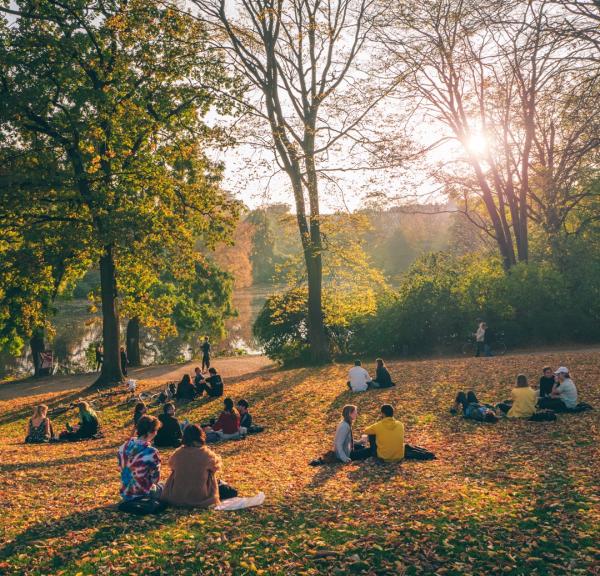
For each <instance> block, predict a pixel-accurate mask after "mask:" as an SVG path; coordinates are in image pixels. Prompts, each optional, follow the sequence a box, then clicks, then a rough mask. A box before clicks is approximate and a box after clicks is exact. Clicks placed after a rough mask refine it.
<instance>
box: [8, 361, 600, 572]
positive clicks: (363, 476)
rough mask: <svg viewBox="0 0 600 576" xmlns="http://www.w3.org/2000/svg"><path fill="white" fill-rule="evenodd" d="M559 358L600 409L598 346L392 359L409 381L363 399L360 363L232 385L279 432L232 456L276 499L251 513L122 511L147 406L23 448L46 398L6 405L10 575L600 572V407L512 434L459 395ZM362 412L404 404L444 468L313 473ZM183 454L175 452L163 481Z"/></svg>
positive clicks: (417, 439)
mask: <svg viewBox="0 0 600 576" xmlns="http://www.w3.org/2000/svg"><path fill="white" fill-rule="evenodd" d="M545 364H552V365H558V364H560V365H565V364H566V365H567V366H569V367H570V368H571V370H572V372H573V374H574V378H575V381H576V383H577V386H578V388H579V390H580V395H581V399H582V400H585V401H587V402H589V403H591V404H593V405H595V406H596V407H597V408H600V386H599V383H600V361H599V358H598V355H597V353H592V352H589V351H586V352H582V353H577V352H572V351H570V352H565V353H564V354H561V353H560V352H555V351H553V352H552V353H549V354H535V355H518V356H512V357H504V358H491V359H450V360H447V359H444V360H428V361H418V362H390V363H389V367H390V369H391V371H392V374H393V375H394V377H395V380H396V381H397V382H398V383H399V384H398V386H397V387H396V388H394V389H390V390H378V391H371V392H367V393H364V394H360V395H356V394H354V395H353V394H351V393H350V392H349V391H348V390H347V389H346V387H345V380H346V370H347V368H348V367H347V366H329V367H325V368H319V369H315V370H313V369H308V368H303V369H298V370H287V371H272V370H271V371H268V370H266V371H262V372H256V373H253V374H250V375H246V376H243V377H239V378H237V379H233V380H230V381H228V382H226V394H229V395H231V396H232V397H234V398H241V397H245V398H247V399H248V400H249V401H250V402H251V404H252V412H253V415H254V417H255V420H256V421H257V422H259V423H261V424H265V425H266V426H267V427H268V428H267V430H266V431H265V432H264V433H263V434H259V435H256V436H252V437H249V438H248V439H247V440H244V441H239V442H229V443H223V444H220V445H217V447H216V450H217V451H218V452H219V453H220V454H221V455H222V456H223V459H224V478H225V479H227V480H228V481H229V482H230V483H232V484H233V485H234V486H236V487H237V488H238V489H239V490H240V492H241V493H242V494H248V495H250V494H254V493H256V492H257V491H258V490H263V491H264V492H265V493H266V495H267V500H266V502H265V505H264V506H262V507H260V508H256V509H251V510H247V511H242V512H238V513H216V512H210V511H203V510H199V511H198V510H174V509H171V510H168V511H167V512H165V513H164V514H162V515H160V516H157V517H145V518H138V517H130V516H125V515H122V514H120V513H118V512H117V511H116V507H115V505H116V503H117V501H118V498H117V493H118V487H119V478H118V470H117V465H116V456H115V454H116V449H117V447H118V445H119V444H120V443H121V442H123V441H124V440H125V438H126V437H127V435H128V432H129V430H130V424H131V423H130V419H131V412H132V406H131V405H129V406H127V405H123V404H122V401H123V399H124V397H117V396H114V397H109V398H106V399H103V400H102V401H99V404H100V405H102V410H101V412H100V416H101V420H102V423H103V426H104V430H105V432H106V437H105V438H104V439H102V440H98V441H95V442H87V443H78V444H56V445H49V446H25V445H23V444H21V441H22V437H23V431H24V427H25V423H26V418H27V416H28V415H29V410H30V409H31V406H32V404H33V403H35V402H39V401H40V398H39V397H35V398H28V397H24V398H19V399H17V400H14V401H10V402H4V403H1V404H0V408H1V414H2V416H1V417H0V437H1V438H2V443H1V448H0V530H1V532H0V573H2V574H72V575H78V574H82V575H83V574H157V575H158V574H207V575H210V574H226V575H227V574H235V575H245V574H273V575H279V574H281V575H283V574H286V575H289V574H315V575H316V574H339V575H341V574H354V573H355V574H369V575H371V574H374V575H378V574H390V575H391V574H400V575H402V574H407V575H410V574H447V575H456V576H458V575H469V574H472V575H479V574H508V575H525V574H539V575H551V574H599V573H600V572H599V571H598V566H599V565H600V549H599V548H600V546H599V545H598V541H599V536H600V529H599V526H600V495H599V490H598V486H599V480H600V473H599V472H598V470H599V466H598V462H599V461H600V460H599V459H598V456H599V454H598V440H599V436H600V434H599V424H600V418H599V414H600V411H599V410H596V411H593V412H587V413H584V414H581V415H577V416H576V415H561V416H559V419H558V420H557V421H556V422H550V423H547V422H544V423H532V422H521V421H518V422H513V421H510V422H509V421H502V422H500V423H498V424H496V425H481V424H477V423H473V422H469V421H465V420H463V419H462V418H459V417H451V416H449V414H448V407H449V405H450V402H451V400H452V398H453V396H454V395H455V393H456V391H457V390H458V389H461V388H462V389H471V388H472V389H475V390H476V391H477V393H478V395H479V396H480V397H481V398H482V399H483V400H486V401H499V400H502V399H504V398H506V397H508V396H509V395H510V388H511V385H512V381H513V379H514V377H515V376H516V374H517V373H519V372H525V373H526V374H527V375H528V376H529V377H530V378H531V379H535V377H536V376H537V373H538V371H539V368H540V367H541V366H543V365H545ZM140 385H141V388H142V389H143V388H144V386H145V385H144V383H143V382H141V383H140ZM154 387H156V385H154ZM73 396H74V395H73V394H69V395H67V394H64V393H63V394H60V393H58V394H55V395H53V396H52V395H51V396H50V397H46V398H45V400H47V401H48V402H49V403H50V404H51V405H52V404H53V403H54V404H56V403H62V402H64V401H66V400H70V399H72V397H73ZM349 402H351V403H355V404H357V405H358V406H359V411H360V414H359V420H358V423H357V427H356V434H357V435H358V434H359V433H360V430H361V429H362V428H363V427H364V426H365V425H367V424H369V423H370V422H371V421H372V420H373V419H374V418H376V417H377V413H378V408H379V406H380V405H381V404H382V403H384V402H390V403H392V404H393V405H394V406H395V407H396V409H397V412H398V416H399V418H400V419H402V420H403V421H404V422H405V423H406V426H407V440H408V441H409V442H411V443H415V444H420V445H423V446H426V447H428V448H430V449H432V450H434V451H435V452H436V453H437V455H438V460H436V461H433V462H404V463H400V464H392V465H390V464H382V463H379V462H377V461H374V460H369V461H366V462H364V463H360V464H350V465H347V466H342V465H339V466H324V467H320V468H311V467H309V466H308V461H309V460H311V459H312V458H313V457H315V456H316V455H318V454H319V453H321V452H323V451H324V450H326V449H328V448H329V447H330V443H331V439H332V436H333V432H334V430H335V426H336V423H337V420H338V419H339V413H340V411H341V407H342V406H343V405H344V404H345V403H349ZM220 408H221V402H220V401H219V400H216V399H210V400H208V399H202V400H199V401H195V402H192V403H189V404H186V405H181V406H179V407H178V415H179V416H180V417H182V418H183V417H185V418H188V419H189V420H191V421H202V420H206V419H208V418H209V417H211V416H215V415H216V414H217V413H218V412H219V410H220ZM69 416H70V417H71V419H72V420H74V419H75V418H76V415H75V414H65V415H61V416H60V417H58V418H57V420H56V421H55V427H56V428H58V429H60V428H61V427H62V426H64V422H65V421H66V419H67V417H69ZM170 453H171V451H168V450H166V451H164V452H162V455H163V462H164V463H165V465H164V469H163V477H166V476H167V475H168V467H167V466H166V461H167V459H168V456H169V454H170Z"/></svg>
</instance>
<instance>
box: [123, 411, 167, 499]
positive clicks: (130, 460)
mask: <svg viewBox="0 0 600 576" xmlns="http://www.w3.org/2000/svg"><path fill="white" fill-rule="evenodd" d="M159 429H160V421H159V420H158V418H155V417H154V416H142V417H141V418H140V419H139V421H138V423H137V427H136V433H137V437H134V438H130V439H129V440H127V442H125V443H124V444H123V445H122V446H121V447H120V448H119V451H118V460H119V469H120V470H121V490H120V494H121V498H122V499H123V500H124V501H132V500H137V499H139V498H152V499H154V500H157V499H158V498H159V497H160V495H161V492H162V484H160V483H159V480H160V454H159V453H158V450H157V449H156V448H154V446H152V441H153V440H154V438H155V436H156V433H157V432H158V430H159Z"/></svg>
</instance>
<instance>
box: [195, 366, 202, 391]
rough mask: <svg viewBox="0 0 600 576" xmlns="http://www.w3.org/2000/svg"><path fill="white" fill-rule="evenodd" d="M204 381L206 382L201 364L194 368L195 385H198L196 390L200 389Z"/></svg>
mask: <svg viewBox="0 0 600 576" xmlns="http://www.w3.org/2000/svg"><path fill="white" fill-rule="evenodd" d="M202 382H204V376H203V375H202V371H201V370H200V366H196V367H195V368H194V386H195V387H196V390H198V387H199V386H200V385H201V384H202Z"/></svg>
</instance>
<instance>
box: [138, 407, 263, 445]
mask: <svg viewBox="0 0 600 576" xmlns="http://www.w3.org/2000/svg"><path fill="white" fill-rule="evenodd" d="M249 408H250V404H249V403H248V401H247V400H244V399H243V398H242V399H241V400H238V402H237V408H236V407H234V402H233V400H232V399H231V398H225V400H224V401H223V411H222V412H221V414H220V415H219V417H218V418H217V419H213V420H211V421H210V423H208V424H202V425H201V428H202V430H203V431H204V433H205V436H206V442H208V443H212V442H218V441H220V440H234V439H239V438H244V437H245V436H246V435H247V434H254V433H256V432H261V431H262V430H263V429H262V428H261V427H259V426H255V425H253V423H252V414H250V411H249ZM175 411H176V409H175V404H173V402H166V403H165V404H164V405H163V413H162V414H160V415H159V416H158V420H159V422H160V424H161V426H160V429H159V430H158V432H157V434H156V437H155V438H154V445H155V446H159V447H162V448H178V447H179V446H181V443H182V442H183V432H184V431H185V429H186V428H187V427H188V426H189V425H190V423H189V422H188V420H183V421H179V420H178V419H177V417H176V416H175ZM147 415H148V406H147V405H146V404H145V403H144V402H138V403H137V404H136V406H135V409H134V412H133V425H134V431H135V428H136V427H137V424H138V422H139V421H140V419H141V418H143V417H144V416H147Z"/></svg>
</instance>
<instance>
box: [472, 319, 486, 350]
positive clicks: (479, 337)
mask: <svg viewBox="0 0 600 576" xmlns="http://www.w3.org/2000/svg"><path fill="white" fill-rule="evenodd" d="M486 328H487V325H486V323H485V322H480V323H479V327H478V328H477V332H475V357H476V358H479V357H480V356H481V353H482V352H483V350H484V345H483V343H484V340H485V331H486Z"/></svg>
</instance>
